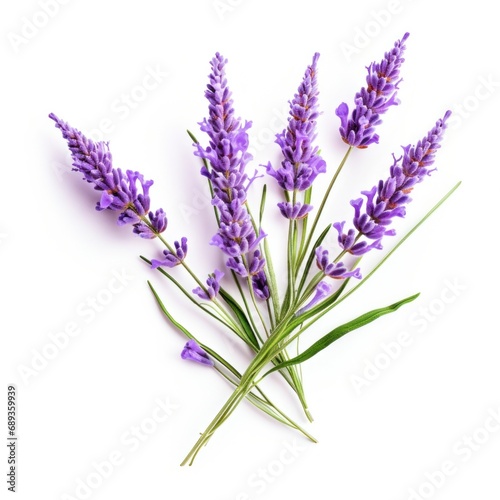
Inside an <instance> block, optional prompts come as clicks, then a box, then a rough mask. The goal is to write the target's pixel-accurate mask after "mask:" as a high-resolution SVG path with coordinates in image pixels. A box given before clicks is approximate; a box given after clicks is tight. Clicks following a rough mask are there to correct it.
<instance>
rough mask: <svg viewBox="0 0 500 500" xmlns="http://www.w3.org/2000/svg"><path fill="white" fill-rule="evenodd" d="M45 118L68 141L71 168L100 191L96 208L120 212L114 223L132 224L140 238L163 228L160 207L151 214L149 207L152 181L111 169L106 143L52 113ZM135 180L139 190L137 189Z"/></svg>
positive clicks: (111, 164) (148, 236) (110, 159)
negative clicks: (52, 122)
mask: <svg viewBox="0 0 500 500" xmlns="http://www.w3.org/2000/svg"><path fill="white" fill-rule="evenodd" d="M49 118H51V119H52V120H54V121H55V123H56V127H57V128H58V129H59V130H61V132H62V135H63V137H64V139H66V141H67V142H68V146H69V150H70V152H71V157H72V159H73V170H75V171H77V172H80V173H82V174H83V178H84V180H86V181H87V182H88V183H90V184H93V185H94V189H96V190H97V191H100V192H101V198H100V200H99V201H98V202H97V205H96V210H99V211H101V210H114V211H117V212H120V215H119V216H118V224H119V225H124V224H132V226H133V228H134V233H136V234H138V235H139V236H141V238H154V237H156V236H157V235H158V234H160V233H162V232H163V231H165V229H166V227H167V218H166V215H165V212H164V211H163V210H162V209H161V208H160V209H158V210H156V212H155V213H153V212H152V211H150V210H149V208H150V199H149V188H150V187H151V186H152V184H153V181H145V180H144V177H143V175H142V174H140V173H139V172H133V171H132V170H127V171H126V172H125V173H123V171H122V170H120V169H119V168H113V161H112V156H111V152H110V151H109V148H108V144H107V143H106V142H94V141H92V140H90V139H87V137H85V136H84V135H83V134H82V133H81V132H80V131H79V130H77V129H75V128H73V127H71V126H70V125H68V124H67V123H66V122H64V121H62V120H61V119H59V118H58V117H57V116H56V115H55V114H54V113H51V114H50V115H49ZM137 182H139V184H140V187H141V191H142V192H139V190H138V188H137Z"/></svg>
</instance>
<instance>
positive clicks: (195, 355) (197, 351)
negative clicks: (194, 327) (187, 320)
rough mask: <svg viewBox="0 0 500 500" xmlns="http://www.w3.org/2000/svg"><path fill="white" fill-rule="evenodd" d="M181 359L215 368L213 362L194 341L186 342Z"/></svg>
mask: <svg viewBox="0 0 500 500" xmlns="http://www.w3.org/2000/svg"><path fill="white" fill-rule="evenodd" d="M181 358H182V359H188V360H190V361H195V362H196V363H200V364H202V365H206V366H214V362H213V360H212V359H210V358H209V357H208V354H207V353H206V352H205V351H204V350H203V349H202V348H201V347H200V346H199V345H198V344H197V343H196V341H195V340H193V339H189V340H188V341H187V342H186V345H185V346H184V349H183V350H182V352H181Z"/></svg>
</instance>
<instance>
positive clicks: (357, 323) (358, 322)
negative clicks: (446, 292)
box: [263, 293, 420, 378]
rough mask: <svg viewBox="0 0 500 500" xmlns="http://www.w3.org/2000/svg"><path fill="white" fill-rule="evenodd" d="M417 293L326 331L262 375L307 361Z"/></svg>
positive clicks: (395, 308)
mask: <svg viewBox="0 0 500 500" xmlns="http://www.w3.org/2000/svg"><path fill="white" fill-rule="evenodd" d="M419 295H420V294H419V293H416V294H415V295H412V296H411V297H407V298H406V299H403V300H400V301H399V302H396V303H394V304H391V305H390V306H387V307H382V308H380V309H374V310H373V311H370V312H367V313H365V314H362V315H361V316H358V317H357V318H355V319H353V320H352V321H349V322H348V323H344V324H343V325H341V326H339V327H337V328H335V329H334V330H332V331H331V332H330V333H327V334H326V335H325V336H323V337H321V338H320V339H319V340H318V341H316V342H315V343H314V344H312V345H311V346H310V347H309V348H308V349H306V350H305V351H304V352H303V353H302V354H299V355H298V356H296V357H295V358H292V359H290V360H288V361H285V362H284V363H282V364H280V365H277V366H275V367H274V368H272V369H271V370H269V371H268V372H267V373H266V374H265V375H264V377H265V376H267V375H269V374H270V373H272V372H274V371H276V370H280V369H282V368H286V367H287V366H290V365H296V364H298V363H303V362H304V361H307V360H308V359H310V358H312V357H313V356H315V355H316V354H318V352H320V351H322V350H323V349H325V348H326V347H328V346H329V345H330V344H332V343H333V342H335V341H336V340H338V339H339V338H341V337H342V336H344V335H345V334H346V333H349V332H352V331H353V330H357V329H358V328H361V327H362V326H365V325H367V324H368V323H371V322H372V321H375V320H376V319H378V318H380V316H383V315H384V314H389V313H392V312H394V311H396V310H397V309H399V308H400V307H401V306H402V305H404V304H407V303H408V302H411V301H413V300H415V299H416V298H417V297H418V296H419ZM264 377H263V378H264Z"/></svg>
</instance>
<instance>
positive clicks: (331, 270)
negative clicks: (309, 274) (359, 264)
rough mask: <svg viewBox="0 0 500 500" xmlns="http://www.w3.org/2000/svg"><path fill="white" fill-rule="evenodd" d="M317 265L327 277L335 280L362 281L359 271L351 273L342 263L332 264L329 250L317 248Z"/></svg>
mask: <svg viewBox="0 0 500 500" xmlns="http://www.w3.org/2000/svg"><path fill="white" fill-rule="evenodd" d="M316 265H317V266H318V268H319V269H320V270H321V271H322V272H323V274H324V275H325V276H329V277H330V278H333V279H345V278H358V279H361V273H360V271H359V269H355V270H354V271H349V270H348V269H347V267H346V266H345V265H344V264H343V263H342V262H330V261H329V253H328V250H326V249H324V248H323V247H318V248H316Z"/></svg>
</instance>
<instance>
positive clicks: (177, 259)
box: [151, 237, 188, 269]
mask: <svg viewBox="0 0 500 500" xmlns="http://www.w3.org/2000/svg"><path fill="white" fill-rule="evenodd" d="M174 247H175V252H171V251H170V250H163V255H164V256H165V258H164V259H162V260H157V259H151V267H152V268H153V269H156V268H157V267H160V266H165V267H175V266H178V265H179V264H180V263H181V262H182V261H183V260H184V259H185V258H186V255H187V250H188V247H187V238H186V237H182V238H181V241H180V243H179V242H178V241H175V242H174Z"/></svg>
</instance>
